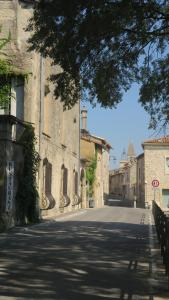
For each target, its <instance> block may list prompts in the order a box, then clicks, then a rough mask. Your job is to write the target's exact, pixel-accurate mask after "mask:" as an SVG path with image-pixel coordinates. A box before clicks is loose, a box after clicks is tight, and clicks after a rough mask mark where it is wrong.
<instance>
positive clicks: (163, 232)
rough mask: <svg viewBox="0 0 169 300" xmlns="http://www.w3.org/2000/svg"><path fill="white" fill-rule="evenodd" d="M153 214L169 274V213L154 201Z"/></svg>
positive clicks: (168, 273)
mask: <svg viewBox="0 0 169 300" xmlns="http://www.w3.org/2000/svg"><path fill="white" fill-rule="evenodd" d="M153 215H154V221H155V226H156V231H157V236H158V240H159V243H160V246H161V256H162V258H163V264H164V265H165V270H166V275H168V276H169V214H167V212H164V211H162V210H161V208H160V207H159V206H158V205H157V204H156V202H155V201H153Z"/></svg>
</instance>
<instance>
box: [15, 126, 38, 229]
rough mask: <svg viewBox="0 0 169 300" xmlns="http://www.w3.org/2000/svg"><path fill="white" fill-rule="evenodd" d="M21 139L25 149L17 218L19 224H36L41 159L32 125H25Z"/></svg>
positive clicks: (17, 198) (19, 179)
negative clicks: (37, 181) (36, 147)
mask: <svg viewBox="0 0 169 300" xmlns="http://www.w3.org/2000/svg"><path fill="white" fill-rule="evenodd" d="M25 126H26V127H25V130H24V132H23V134H22V136H21V138H20V141H19V142H20V144H21V145H22V147H23V156H24V164H23V172H22V174H20V175H19V178H18V181H19V183H18V192H17V194H16V218H17V223H19V224H28V223H35V222H38V221H39V215H38V210H37V203H38V199H39V195H38V190H37V183H36V175H37V171H38V167H39V161H40V157H39V154H38V152H37V151H36V149H35V144H36V138H35V133H34V129H33V127H32V126H31V125H25Z"/></svg>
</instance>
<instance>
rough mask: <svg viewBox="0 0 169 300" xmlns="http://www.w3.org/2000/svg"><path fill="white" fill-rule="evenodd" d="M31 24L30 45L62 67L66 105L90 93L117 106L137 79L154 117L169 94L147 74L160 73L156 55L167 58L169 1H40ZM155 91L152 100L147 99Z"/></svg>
mask: <svg viewBox="0 0 169 300" xmlns="http://www.w3.org/2000/svg"><path fill="white" fill-rule="evenodd" d="M28 29H29V30H32V29H33V30H34V31H33V35H32V37H31V38H30V40H29V41H30V49H31V50H37V51H39V52H41V53H42V55H43V56H45V57H47V56H49V57H50V58H51V59H52V60H53V64H56V65H60V67H61V72H60V73H58V74H57V75H56V76H53V77H52V78H51V79H52V80H53V81H54V83H55V84H56V93H55V95H56V98H60V99H61V101H63V102H64V104H65V107H68V108H70V107H71V106H73V105H74V104H75V103H76V102H77V101H78V100H79V97H80V95H81V98H82V99H83V100H86V95H88V99H87V100H89V101H90V102H91V103H92V104H93V105H95V104H96V103H99V104H100V105H101V106H103V107H110V108H111V107H115V106H116V105H117V104H118V103H119V102H120V101H121V99H122V94H123V92H124V91H126V90H128V89H129V88H130V87H131V84H132V83H133V82H135V81H137V82H139V83H140V84H141V85H142V89H141V92H140V93H141V97H140V102H141V103H142V105H143V106H144V107H145V108H146V109H147V107H148V106H149V104H148V102H150V103H151V105H150V106H149V110H148V111H149V112H150V114H151V116H153V117H154V118H155V117H156V109H155V110H154V108H155V107H154V105H156V103H157V102H158V101H162V99H163V98H164V94H165V96H167V97H168V88H167V86H166V90H165V92H164V91H163V92H162V93H161V94H160V89H159V87H157V88H155V84H157V83H158V80H153V79H151V78H150V76H146V78H144V76H143V73H146V72H147V70H148V69H150V74H151V72H152V70H154V74H155V72H156V68H158V67H157V66H158V64H154V62H155V61H156V60H159V59H161V60H163V62H164V64H165V63H168V60H167V55H168V41H169V4H168V1H164V0H163V1H162V0H161V1H158V0H152V1H134V0H128V1H126V0H122V1H119V0H114V1H110V0H97V1H96V0H90V1H85V0H78V1H77V0H72V1H69V3H68V1H67V0H51V1H45V0H40V1H39V2H38V3H37V4H36V6H35V11H34V16H33V18H32V19H31V21H30V25H29V28H28ZM148 72H149V71H148ZM159 76H160V77H161V76H163V73H161V75H159ZM167 76H168V72H167V73H166V77H167ZM160 77H159V79H160ZM161 78H162V77H161ZM165 81H166V79H165ZM148 82H149V83H148ZM147 84H148V89H149V93H147V92H145V89H146V90H147V87H146V86H147ZM156 89H157V90H159V93H157V92H156ZM143 91H144V92H143ZM150 91H151V98H152V99H153V101H151V98H147V97H149V96H150ZM162 107H163V106H162ZM161 113H162V110H161ZM162 114H163V113H162ZM163 117H164V119H165V117H166V115H165V114H163Z"/></svg>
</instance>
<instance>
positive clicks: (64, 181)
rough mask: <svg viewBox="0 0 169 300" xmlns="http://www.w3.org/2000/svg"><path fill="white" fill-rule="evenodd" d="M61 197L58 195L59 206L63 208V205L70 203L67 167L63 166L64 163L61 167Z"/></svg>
mask: <svg viewBox="0 0 169 300" xmlns="http://www.w3.org/2000/svg"><path fill="white" fill-rule="evenodd" d="M60 191H61V195H60V196H61V197H60V208H61V209H63V208H64V207H66V206H68V205H69V204H70V198H69V196H68V169H67V168H65V166H64V165H62V167H61V187H60Z"/></svg>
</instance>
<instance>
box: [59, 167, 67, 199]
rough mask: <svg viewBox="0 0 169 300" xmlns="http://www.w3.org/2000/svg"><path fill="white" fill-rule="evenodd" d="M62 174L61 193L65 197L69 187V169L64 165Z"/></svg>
mask: <svg viewBox="0 0 169 300" xmlns="http://www.w3.org/2000/svg"><path fill="white" fill-rule="evenodd" d="M61 171H62V174H61V177H62V178H61V193H62V195H64V196H67V186H68V169H67V168H65V166H64V165H62V169H61Z"/></svg>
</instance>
